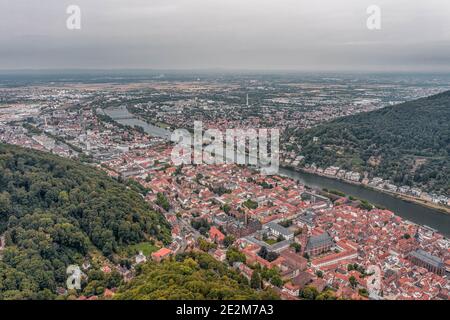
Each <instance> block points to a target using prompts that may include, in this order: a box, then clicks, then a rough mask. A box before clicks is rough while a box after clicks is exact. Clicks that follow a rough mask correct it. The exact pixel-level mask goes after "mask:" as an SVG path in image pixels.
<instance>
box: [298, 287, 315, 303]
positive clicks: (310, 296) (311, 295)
mask: <svg viewBox="0 0 450 320" xmlns="http://www.w3.org/2000/svg"><path fill="white" fill-rule="evenodd" d="M318 295H319V292H318V291H317V289H316V288H314V287H311V286H307V287H305V288H304V289H303V290H301V291H300V297H301V298H303V299H306V300H315V299H316V297H317V296H318Z"/></svg>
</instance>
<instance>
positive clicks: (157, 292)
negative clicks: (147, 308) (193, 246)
mask: <svg viewBox="0 0 450 320" xmlns="http://www.w3.org/2000/svg"><path fill="white" fill-rule="evenodd" d="M140 267H141V266H140ZM115 298H116V299H120V300H156V299H162V300H205V299H206V300H260V299H263V300H268V299H279V297H278V294H276V293H275V292H274V291H272V290H271V289H266V290H263V291H256V290H254V289H252V288H251V287H250V283H249V281H248V280H247V279H246V278H245V277H244V276H243V275H241V274H239V273H237V272H236V271H234V270H232V269H230V268H228V266H227V265H225V264H224V263H222V262H219V261H217V260H216V259H214V258H213V257H211V256H210V255H209V254H206V253H200V252H196V253H185V254H179V255H177V256H176V260H170V261H164V262H162V263H155V262H149V263H147V264H145V265H143V266H142V267H141V269H140V274H139V275H138V276H137V277H136V278H134V279H133V280H132V281H131V282H129V283H127V284H125V285H124V286H123V287H121V288H120V290H119V294H118V295H116V297H115Z"/></svg>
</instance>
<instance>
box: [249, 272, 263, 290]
mask: <svg viewBox="0 0 450 320" xmlns="http://www.w3.org/2000/svg"><path fill="white" fill-rule="evenodd" d="M250 286H251V287H252V288H253V289H257V290H259V289H261V277H260V276H259V273H258V272H256V271H253V274H252V278H251V279H250Z"/></svg>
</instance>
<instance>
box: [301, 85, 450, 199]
mask: <svg viewBox="0 0 450 320" xmlns="http://www.w3.org/2000/svg"><path fill="white" fill-rule="evenodd" d="M295 136H296V137H297V138H298V141H299V144H300V145H301V151H300V153H301V154H302V155H304V156H305V161H306V163H308V164H312V163H316V164H317V165H318V166H321V167H327V166H330V165H337V166H340V167H341V168H343V169H346V170H355V171H359V172H361V173H362V172H364V171H367V172H369V174H370V176H372V177H374V176H379V177H382V178H385V179H391V180H392V181H393V182H394V183H395V184H398V185H410V186H419V187H423V188H424V191H434V192H437V193H442V194H445V193H447V194H450V91H447V92H444V93H441V94H437V95H434V96H430V97H427V98H422V99H419V100H415V101H410V102H405V103H402V104H399V105H396V106H392V107H386V108H383V109H380V110H376V111H372V112H367V113H360V114H357V115H352V116H348V117H343V118H339V119H336V120H333V121H331V122H328V123H325V124H322V125H319V126H317V127H314V128H312V129H309V130H300V131H297V132H295ZM314 137H317V138H318V140H317V141H316V142H314V140H313V138H314Z"/></svg>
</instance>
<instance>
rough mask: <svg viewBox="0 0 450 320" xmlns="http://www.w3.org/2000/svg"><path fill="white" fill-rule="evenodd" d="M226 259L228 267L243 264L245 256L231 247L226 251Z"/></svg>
mask: <svg viewBox="0 0 450 320" xmlns="http://www.w3.org/2000/svg"><path fill="white" fill-rule="evenodd" d="M226 257H227V261H228V263H229V264H230V265H233V264H234V263H235V262H242V263H245V260H246V257H245V254H243V253H242V252H240V251H239V250H238V249H236V248H235V247H231V248H229V249H228V250H227V253H226Z"/></svg>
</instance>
